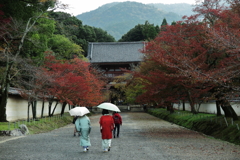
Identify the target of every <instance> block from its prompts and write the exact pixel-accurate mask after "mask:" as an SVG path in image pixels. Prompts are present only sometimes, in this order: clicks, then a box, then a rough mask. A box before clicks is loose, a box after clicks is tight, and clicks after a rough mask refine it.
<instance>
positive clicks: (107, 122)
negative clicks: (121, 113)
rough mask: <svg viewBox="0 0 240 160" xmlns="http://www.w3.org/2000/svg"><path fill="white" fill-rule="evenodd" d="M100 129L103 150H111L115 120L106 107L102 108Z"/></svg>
mask: <svg viewBox="0 0 240 160" xmlns="http://www.w3.org/2000/svg"><path fill="white" fill-rule="evenodd" d="M99 124H100V131H101V134H102V149H103V152H108V151H110V148H111V141H112V131H113V129H114V121H113V118H112V116H111V115H109V111H108V110H106V109H103V110H102V116H101V118H100V121H99Z"/></svg>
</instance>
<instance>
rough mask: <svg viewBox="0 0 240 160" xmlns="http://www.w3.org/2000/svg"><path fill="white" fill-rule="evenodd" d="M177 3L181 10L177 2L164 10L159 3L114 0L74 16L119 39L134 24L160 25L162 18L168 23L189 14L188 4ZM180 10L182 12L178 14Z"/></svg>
mask: <svg viewBox="0 0 240 160" xmlns="http://www.w3.org/2000/svg"><path fill="white" fill-rule="evenodd" d="M179 5H180V7H179V9H181V10H182V11H181V10H178V11H177V7H176V6H177V4H175V5H173V7H172V8H173V10H171V5H167V6H165V7H166V10H163V8H164V5H161V4H149V5H145V4H142V3H138V2H129V1H128V2H114V3H109V4H106V5H103V6H101V7H99V8H98V9H96V10H93V11H90V12H86V13H83V14H80V15H78V16H76V17H77V18H78V19H80V20H81V21H82V22H83V24H86V25H89V26H94V27H99V28H102V29H103V30H106V31H107V32H108V33H109V34H110V35H112V36H113V37H114V38H115V39H116V40H119V39H120V38H121V37H122V35H124V34H125V33H127V32H128V31H129V30H130V29H132V28H133V27H134V26H136V25H137V24H144V23H145V21H148V22H149V23H151V24H155V25H161V23H162V21H163V19H164V18H166V20H167V22H168V23H172V22H173V21H179V20H181V17H182V15H184V14H185V13H188V14H190V13H189V12H190V11H191V9H190V5H188V4H186V5H184V4H179ZM184 8H186V9H184ZM189 10H190V11H189ZM173 11H175V12H176V13H174V12H173ZM188 11H189V12H188ZM181 12H182V13H183V14H180V13H181Z"/></svg>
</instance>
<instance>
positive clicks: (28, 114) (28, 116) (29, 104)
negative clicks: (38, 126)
mask: <svg viewBox="0 0 240 160" xmlns="http://www.w3.org/2000/svg"><path fill="white" fill-rule="evenodd" d="M30 106H31V103H30V102H28V111H27V121H28V122H30Z"/></svg>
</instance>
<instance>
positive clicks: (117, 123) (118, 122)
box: [112, 112, 122, 138]
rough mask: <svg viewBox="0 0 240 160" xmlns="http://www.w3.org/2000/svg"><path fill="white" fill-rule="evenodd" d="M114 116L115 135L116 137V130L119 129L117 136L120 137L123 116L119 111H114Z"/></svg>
mask: <svg viewBox="0 0 240 160" xmlns="http://www.w3.org/2000/svg"><path fill="white" fill-rule="evenodd" d="M112 118H113V121H114V124H115V127H114V130H113V137H114V138H115V137H116V134H115V133H116V130H117V138H119V132H120V125H122V117H121V115H120V114H119V113H117V112H113V115H112Z"/></svg>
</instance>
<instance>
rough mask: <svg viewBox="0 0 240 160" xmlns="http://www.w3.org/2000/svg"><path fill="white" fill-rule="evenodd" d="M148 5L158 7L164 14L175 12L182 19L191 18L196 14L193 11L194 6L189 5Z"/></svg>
mask: <svg viewBox="0 0 240 160" xmlns="http://www.w3.org/2000/svg"><path fill="white" fill-rule="evenodd" d="M148 5H150V6H153V7H156V8H158V9H160V10H162V11H163V12H169V11H171V12H174V13H176V14H178V15H179V16H181V17H182V16H185V15H187V16H190V15H192V14H194V12H193V11H192V9H193V8H194V6H193V5H191V4H187V3H175V4H163V3H151V4H148Z"/></svg>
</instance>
